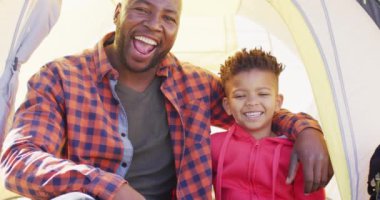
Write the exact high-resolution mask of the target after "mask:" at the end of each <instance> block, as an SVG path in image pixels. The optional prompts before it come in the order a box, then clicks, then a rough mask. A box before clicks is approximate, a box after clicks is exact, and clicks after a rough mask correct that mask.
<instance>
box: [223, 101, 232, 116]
mask: <svg viewBox="0 0 380 200" xmlns="http://www.w3.org/2000/svg"><path fill="white" fill-rule="evenodd" d="M223 108H224V110H225V111H226V113H227V114H228V115H231V109H230V105H229V104H228V99H227V97H224V98H223Z"/></svg>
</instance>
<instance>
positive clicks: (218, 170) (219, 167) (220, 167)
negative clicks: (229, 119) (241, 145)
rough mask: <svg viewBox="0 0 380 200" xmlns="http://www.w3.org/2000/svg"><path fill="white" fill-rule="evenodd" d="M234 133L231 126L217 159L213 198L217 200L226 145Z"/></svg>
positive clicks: (219, 195)
mask: <svg viewBox="0 0 380 200" xmlns="http://www.w3.org/2000/svg"><path fill="white" fill-rule="evenodd" d="M234 131H235V126H232V127H231V128H230V129H229V130H228V132H227V136H226V137H225V138H224V141H223V144H222V147H221V149H220V154H219V158H218V165H217V176H216V188H215V190H216V194H215V197H216V199H219V200H220V199H222V174H223V163H224V157H225V155H226V151H227V146H228V143H229V142H230V140H231V137H232V134H233V132H234Z"/></svg>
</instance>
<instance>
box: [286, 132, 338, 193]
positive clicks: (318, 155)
mask: <svg viewBox="0 0 380 200" xmlns="http://www.w3.org/2000/svg"><path fill="white" fill-rule="evenodd" d="M298 160H299V161H300V162H301V163H302V166H303V174H304V180H305V188H304V192H305V193H306V194H307V193H311V192H315V191H317V190H318V189H320V188H322V187H325V186H326V185H327V183H328V182H329V181H330V179H331V177H332V176H333V174H334V172H333V168H332V165H331V161H330V157H329V154H328V151H327V146H326V142H325V140H324V138H323V134H322V133H321V132H319V131H318V130H316V129H312V128H308V129H305V130H303V131H302V132H301V133H299V135H298V136H297V139H296V141H295V144H294V148H293V152H292V158H291V161H290V166H289V173H288V178H287V180H286V182H287V183H288V184H289V183H291V182H293V181H294V178H295V175H296V171H297V165H298Z"/></svg>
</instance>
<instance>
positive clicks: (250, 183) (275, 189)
mask: <svg viewBox="0 0 380 200" xmlns="http://www.w3.org/2000/svg"><path fill="white" fill-rule="evenodd" d="M292 148H293V143H292V142H291V141H290V140H288V139H286V138H282V137H267V138H263V139H260V140H256V139H255V138H254V137H252V136H251V135H250V134H249V133H248V132H246V131H245V130H244V129H243V128H241V127H240V126H239V125H237V124H234V125H233V126H232V127H230V128H229V129H228V131H226V132H221V133H216V134H213V135H211V156H212V170H213V184H214V189H215V193H216V199H217V200H256V199H257V200H258V199H261V200H269V199H271V200H274V199H276V200H279V199H286V200H289V199H310V200H319V199H321V200H322V199H325V192H324V190H323V189H321V190H318V191H316V192H314V193H311V194H309V195H304V192H303V190H304V181H303V173H302V166H301V165H300V166H299V167H298V171H297V175H296V178H295V181H294V183H293V184H290V185H287V184H286V182H285V181H286V177H287V174H288V170H289V163H290V155H291V152H292ZM218 161H219V162H218Z"/></svg>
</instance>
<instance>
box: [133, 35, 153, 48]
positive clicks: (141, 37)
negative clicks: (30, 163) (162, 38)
mask: <svg viewBox="0 0 380 200" xmlns="http://www.w3.org/2000/svg"><path fill="white" fill-rule="evenodd" d="M135 39H136V40H140V41H142V42H144V43H147V44H149V45H153V46H156V45H157V42H156V41H154V40H152V39H150V38H147V37H144V36H136V37H135Z"/></svg>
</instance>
